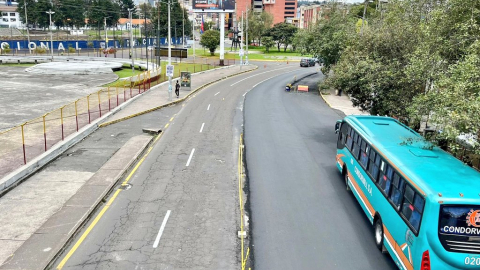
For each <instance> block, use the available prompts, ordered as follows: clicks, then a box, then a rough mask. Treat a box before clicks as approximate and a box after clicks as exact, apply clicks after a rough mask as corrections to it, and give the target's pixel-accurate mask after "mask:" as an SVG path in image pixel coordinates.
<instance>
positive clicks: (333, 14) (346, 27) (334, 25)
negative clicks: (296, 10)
mask: <svg viewBox="0 0 480 270" xmlns="http://www.w3.org/2000/svg"><path fill="white" fill-rule="evenodd" d="M325 18H326V19H322V20H321V21H320V22H319V23H318V24H317V25H316V26H315V27H314V28H313V30H312V32H311V33H312V35H313V40H315V42H314V43H313V44H312V48H311V53H313V54H314V55H318V56H319V57H321V58H322V59H323V61H324V62H323V65H324V69H325V71H326V73H327V74H328V71H329V70H330V68H331V67H332V66H333V65H335V64H336V63H337V62H338V61H339V60H340V56H341V55H342V52H343V50H344V49H345V48H346V47H347V45H348V44H349V42H350V39H352V38H353V37H352V36H353V35H354V33H355V24H354V22H355V21H356V20H357V19H356V18H355V17H352V16H347V17H345V16H344V13H343V10H341V9H339V8H338V6H337V5H336V4H335V5H332V8H331V9H330V10H327V11H326V14H325Z"/></svg>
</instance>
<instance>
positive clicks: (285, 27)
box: [266, 22, 297, 51]
mask: <svg viewBox="0 0 480 270" xmlns="http://www.w3.org/2000/svg"><path fill="white" fill-rule="evenodd" d="M296 32H297V28H296V27H295V26H294V25H292V24H289V23H285V22H282V23H277V24H275V25H274V26H273V27H272V28H271V29H269V30H268V31H267V32H266V36H271V37H272V38H273V40H274V41H275V42H276V43H277V48H278V51H280V46H281V45H283V46H284V47H283V48H284V51H287V47H288V45H290V44H291V42H292V40H293V35H294V34H295V33H296Z"/></svg>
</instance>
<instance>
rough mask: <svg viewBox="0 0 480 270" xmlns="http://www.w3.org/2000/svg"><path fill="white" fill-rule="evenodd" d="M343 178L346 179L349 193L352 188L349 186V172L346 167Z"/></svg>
mask: <svg viewBox="0 0 480 270" xmlns="http://www.w3.org/2000/svg"><path fill="white" fill-rule="evenodd" d="M343 178H344V179H345V186H346V187H347V191H350V186H349V185H348V171H347V168H346V167H343Z"/></svg>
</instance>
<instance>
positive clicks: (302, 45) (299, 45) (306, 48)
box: [292, 29, 315, 55]
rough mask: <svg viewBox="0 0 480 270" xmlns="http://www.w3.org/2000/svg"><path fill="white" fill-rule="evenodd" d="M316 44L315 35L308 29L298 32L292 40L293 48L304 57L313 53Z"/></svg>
mask: <svg viewBox="0 0 480 270" xmlns="http://www.w3.org/2000/svg"><path fill="white" fill-rule="evenodd" d="M314 43H315V40H314V39H313V35H312V34H311V33H310V31H308V30H306V29H300V30H299V31H297V33H295V35H294V36H293V39H292V47H294V48H295V49H296V50H298V51H299V52H300V53H301V54H302V55H304V54H309V53H312V50H313V44H314Z"/></svg>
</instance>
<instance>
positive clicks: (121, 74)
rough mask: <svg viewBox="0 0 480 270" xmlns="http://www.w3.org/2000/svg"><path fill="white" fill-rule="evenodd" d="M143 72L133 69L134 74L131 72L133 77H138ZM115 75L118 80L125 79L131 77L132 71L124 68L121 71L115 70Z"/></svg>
mask: <svg viewBox="0 0 480 270" xmlns="http://www.w3.org/2000/svg"><path fill="white" fill-rule="evenodd" d="M142 72H143V71H140V70H138V69H135V70H134V72H133V76H135V75H138V74H140V73H142ZM114 73H115V74H117V76H118V78H125V77H130V76H132V70H131V69H126V68H123V69H121V70H117V71H115V72H114Z"/></svg>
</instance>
